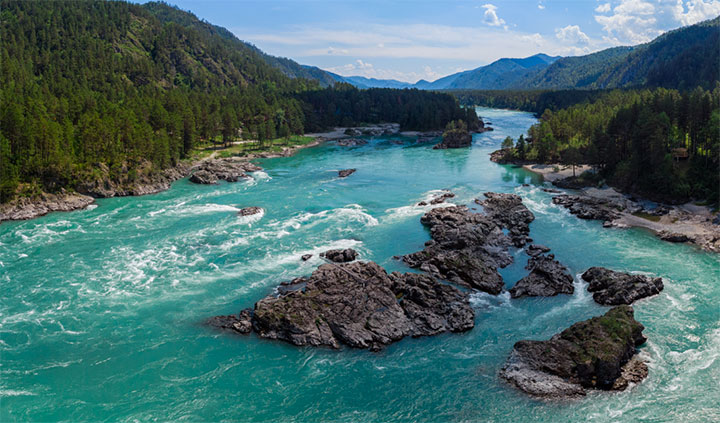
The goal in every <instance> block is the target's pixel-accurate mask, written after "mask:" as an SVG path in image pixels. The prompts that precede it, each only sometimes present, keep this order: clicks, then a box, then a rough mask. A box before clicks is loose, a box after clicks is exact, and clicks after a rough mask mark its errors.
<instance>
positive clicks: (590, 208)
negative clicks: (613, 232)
mask: <svg viewBox="0 0 720 423" xmlns="http://www.w3.org/2000/svg"><path fill="white" fill-rule="evenodd" d="M552 202H553V203H555V204H559V205H561V206H563V207H565V208H566V209H568V210H569V211H570V213H571V214H574V215H575V216H577V217H579V218H580V219H591V220H602V221H604V222H612V221H613V220H615V219H617V218H619V217H620V212H621V211H622V210H623V209H622V208H621V206H620V205H618V204H617V203H614V202H612V201H609V200H605V199H602V198H596V197H590V196H585V195H558V196H555V197H553V199H552Z"/></svg>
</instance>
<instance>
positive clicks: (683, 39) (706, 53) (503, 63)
mask: <svg viewBox="0 0 720 423" xmlns="http://www.w3.org/2000/svg"><path fill="white" fill-rule="evenodd" d="M266 57H267V58H268V59H267V60H268V62H269V63H270V64H272V65H273V66H275V67H278V68H280V69H281V70H282V71H283V73H285V74H286V75H287V76H290V77H304V78H312V79H315V80H318V81H319V82H320V83H321V84H322V85H324V86H327V85H330V84H333V83H336V82H345V83H349V84H351V85H354V86H356V87H358V88H417V89H422V90H453V89H474V90H506V89H573V88H579V89H605V88H623V87H634V86H644V85H647V86H662V87H667V88H681V89H682V88H693V87H696V86H702V87H705V88H710V87H711V86H712V85H713V84H714V83H715V81H717V80H718V79H719V76H720V75H719V73H720V65H719V64H720V17H717V18H715V19H712V20H708V21H704V22H700V23H698V24H695V25H691V26H687V27H683V28H679V29H676V30H674V31H670V32H667V33H665V34H663V35H661V36H659V37H658V38H656V39H655V40H653V41H651V42H649V43H646V44H640V45H637V46H632V47H613V48H609V49H605V50H601V51H598V52H596V53H592V54H588V55H584V56H575V57H560V56H555V57H552V56H548V55H546V54H536V55H534V56H530V57H526V58H521V59H509V58H503V59H499V60H496V61H495V62H493V63H490V64H489V65H486V66H481V67H479V68H476V69H472V70H468V71H464V72H459V73H454V74H452V75H448V76H446V77H443V78H440V79H438V80H436V81H433V82H428V81H425V80H420V81H418V82H416V83H415V84H410V83H407V82H402V81H397V80H393V79H375V78H365V77H362V76H341V75H337V74H334V73H331V72H327V71H324V70H322V69H320V68H317V67H313V66H302V65H299V64H297V63H295V62H293V61H292V60H290V59H280V58H276V57H272V56H267V55H266ZM288 62H291V63H292V65H291V64H290V63H288Z"/></svg>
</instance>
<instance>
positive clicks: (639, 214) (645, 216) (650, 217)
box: [633, 212, 660, 222]
mask: <svg viewBox="0 0 720 423" xmlns="http://www.w3.org/2000/svg"><path fill="white" fill-rule="evenodd" d="M633 216H637V217H642V218H643V219H645V220H650V221H652V222H659V221H660V216H655V215H652V214H648V213H643V212H635V213H633Z"/></svg>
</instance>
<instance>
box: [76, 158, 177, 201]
mask: <svg viewBox="0 0 720 423" xmlns="http://www.w3.org/2000/svg"><path fill="white" fill-rule="evenodd" d="M188 171H189V167H188V165H187V164H185V163H178V164H177V165H176V166H175V167H171V168H168V169H165V170H162V171H158V170H157V169H156V168H155V167H154V166H153V164H152V163H150V162H149V161H147V160H139V161H125V162H123V163H122V165H121V166H120V168H119V169H113V170H112V171H111V170H110V168H108V167H107V165H105V164H104V163H99V164H97V165H96V166H95V167H94V168H93V172H92V173H91V174H87V175H81V176H79V179H81V180H82V182H80V183H79V184H78V185H77V186H76V187H75V189H76V190H77V191H78V192H79V193H82V194H85V195H89V196H91V197H95V198H109V197H123V196H128V195H147V194H156V193H158V192H161V191H165V190H167V189H169V188H170V184H172V183H173V182H175V181H177V180H178V179H182V178H184V177H185V176H186V175H187V174H188Z"/></svg>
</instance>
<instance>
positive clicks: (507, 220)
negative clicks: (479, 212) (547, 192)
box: [475, 192, 535, 247]
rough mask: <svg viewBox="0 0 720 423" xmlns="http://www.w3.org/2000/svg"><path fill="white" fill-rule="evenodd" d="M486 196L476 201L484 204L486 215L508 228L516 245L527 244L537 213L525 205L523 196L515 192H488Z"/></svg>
mask: <svg viewBox="0 0 720 423" xmlns="http://www.w3.org/2000/svg"><path fill="white" fill-rule="evenodd" d="M485 197H486V199H485V200H482V201H481V200H480V199H477V200H475V202H476V203H477V204H479V205H481V206H483V209H484V210H485V214H486V215H488V216H489V217H490V218H491V219H492V220H494V221H495V222H499V224H500V225H501V226H502V227H503V228H505V229H507V230H508V232H509V234H510V238H511V239H512V241H513V244H514V245H515V246H516V247H522V246H523V245H525V244H526V243H527V239H528V235H529V234H530V223H531V222H532V221H533V220H535V215H533V214H532V212H531V211H530V210H528V208H527V207H525V205H524V204H523V202H522V198H520V196H519V195H515V194H501V193H496V192H486V193H485Z"/></svg>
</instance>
